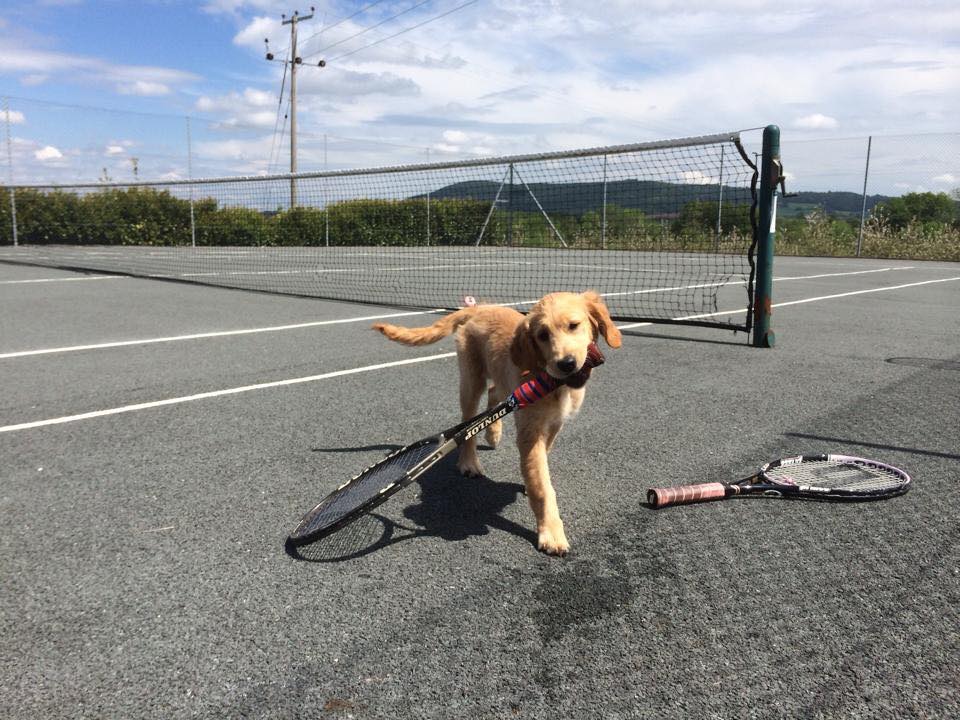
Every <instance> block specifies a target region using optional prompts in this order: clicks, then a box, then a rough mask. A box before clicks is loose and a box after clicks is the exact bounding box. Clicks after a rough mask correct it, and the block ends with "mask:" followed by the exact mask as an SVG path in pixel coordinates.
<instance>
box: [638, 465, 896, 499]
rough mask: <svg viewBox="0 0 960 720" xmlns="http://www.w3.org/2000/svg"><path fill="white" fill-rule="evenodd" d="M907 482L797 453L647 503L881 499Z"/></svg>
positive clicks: (651, 495)
mask: <svg viewBox="0 0 960 720" xmlns="http://www.w3.org/2000/svg"><path fill="white" fill-rule="evenodd" d="M910 483H911V480H910V476H909V475H907V473H905V472H904V471H903V470H900V469H899V468H895V467H893V466H892V465H887V464H886V463H882V462H879V461H877V460H867V459H866V458H860V457H851V456H849V455H800V456H797V457H791V458H783V459H782V460H775V461H774V462H771V463H767V464H766V465H764V466H763V467H762V468H760V470H759V471H758V472H756V473H755V474H753V475H751V476H750V477H746V478H744V479H743V480H738V481H737V482H733V483H723V482H713V483H700V484H699V485H681V486H678V487H668V488H651V489H650V490H648V491H647V502H648V503H649V504H650V505H651V507H654V508H662V507H666V506H667V505H685V504H690V503H698V502H704V501H706V500H724V499H726V498H730V497H736V496H738V495H765V496H768V497H795V498H816V499H818V500H882V499H884V498H889V497H893V496H895V495H902V494H903V493H905V492H907V490H909V489H910Z"/></svg>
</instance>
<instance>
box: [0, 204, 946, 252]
mask: <svg viewBox="0 0 960 720" xmlns="http://www.w3.org/2000/svg"><path fill="white" fill-rule="evenodd" d="M944 198H946V196H944ZM944 198H941V197H940V196H929V197H928V196H927V195H917V196H912V195H907V196H904V198H903V199H902V200H898V202H893V201H891V202H890V203H888V204H887V206H878V209H877V211H876V212H875V213H874V215H873V216H872V217H871V218H870V220H869V222H868V223H867V225H866V227H865V229H864V237H863V254H864V255H865V256H867V257H891V258H917V259H921V258H923V259H937V260H953V261H960V221H958V218H957V216H956V215H951V214H950V211H951V210H952V209H953V210H955V207H956V204H955V203H952V202H951V201H950V200H949V198H947V200H944ZM16 201H17V231H18V237H19V240H20V242H22V243H23V244H79V245H189V244H190V243H191V233H190V202H189V201H188V200H185V199H183V198H178V197H176V196H174V195H172V194H171V193H170V192H168V191H165V190H155V189H152V188H128V189H113V188H111V189H106V190H97V191H94V192H89V193H84V194H77V193H69V192H64V191H62V190H52V191H47V192H42V191H39V190H34V189H20V190H17V194H16ZM931 208H932V210H931ZM193 212H194V224H195V231H196V242H197V244H198V245H205V246H211V245H212V246H251V245H281V246H304V245H315V246H322V245H326V244H328V242H329V244H330V245H334V246H337V245H341V246H356V245H372V246H377V245H379V246H417V245H425V244H430V245H473V244H476V243H477V241H478V239H480V232H481V229H482V228H483V238H482V244H483V245H485V246H496V245H512V246H516V247H559V246H560V245H561V240H560V238H561V237H562V240H563V243H564V244H565V245H566V246H567V247H571V248H600V247H605V248H608V249H614V250H617V249H619V250H669V251H678V252H717V251H720V252H731V253H742V252H743V251H744V247H745V246H746V245H748V244H749V238H750V233H751V231H750V221H749V214H748V209H747V208H746V207H745V206H743V205H730V204H726V203H725V204H724V206H723V208H722V213H721V227H722V235H721V237H720V238H719V239H718V238H717V237H716V224H717V205H716V203H713V202H703V201H694V202H690V203H687V204H685V205H684V206H683V207H682V208H681V209H680V211H679V212H678V213H676V214H675V215H671V216H669V217H651V216H648V215H646V214H644V213H643V212H641V211H639V210H635V209H629V208H622V207H618V206H616V205H608V206H607V211H606V218H605V219H606V227H605V231H604V228H603V223H604V217H603V214H602V213H601V212H599V211H597V210H591V211H588V212H584V213H582V214H581V215H573V214H557V213H554V214H553V215H551V217H550V220H551V221H552V223H553V227H551V226H550V225H549V224H548V223H547V222H546V220H545V219H544V217H543V215H542V214H541V213H539V212H520V211H516V212H513V213H509V212H508V211H506V210H505V209H504V208H503V207H500V208H499V209H498V210H497V212H495V213H493V214H492V215H490V203H489V202H488V201H484V200H469V199H453V198H443V199H438V198H433V199H431V200H430V202H429V210H428V203H427V202H426V199H425V198H422V197H421V198H412V199H406V200H350V201H346V202H340V203H335V204H332V205H330V206H329V207H328V208H327V209H326V210H323V209H318V208H309V207H304V208H296V209H294V210H278V211H276V212H261V211H258V210H252V209H249V208H242V207H231V206H222V205H220V204H219V203H218V202H217V201H216V200H214V199H211V198H203V199H198V200H195V201H194V204H193ZM931 213H934V214H931ZM428 214H429V221H430V224H429V236H428V235H427V217H428ZM488 215H490V216H489V218H488ZM918 216H919V217H918ZM485 222H486V223H487V224H486V227H485V228H484V223H485ZM777 231H778V232H777V250H776V251H777V253H778V254H787V255H825V256H831V255H832V256H850V255H853V254H854V253H855V251H856V243H857V235H858V231H859V227H858V223H857V222H856V221H852V220H844V219H837V218H833V217H830V216H828V215H826V214H825V213H824V212H822V211H814V212H812V213H809V214H808V215H807V216H806V217H800V218H781V219H780V221H779V222H778V227H777ZM557 233H559V235H560V237H558V236H557ZM11 242H12V224H11V220H10V197H9V194H8V191H7V189H5V188H0V243H3V244H9V243H11Z"/></svg>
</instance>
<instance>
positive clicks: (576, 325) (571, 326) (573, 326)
mask: <svg viewBox="0 0 960 720" xmlns="http://www.w3.org/2000/svg"><path fill="white" fill-rule="evenodd" d="M578 327H580V323H579V322H572V323H570V329H571V330H576V329H577V328H578Z"/></svg>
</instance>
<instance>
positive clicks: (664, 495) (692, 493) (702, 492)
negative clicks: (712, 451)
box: [647, 483, 727, 508]
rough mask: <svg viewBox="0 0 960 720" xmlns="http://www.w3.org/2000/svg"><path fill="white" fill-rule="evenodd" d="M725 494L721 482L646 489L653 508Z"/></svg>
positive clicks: (725, 491) (720, 497)
mask: <svg viewBox="0 0 960 720" xmlns="http://www.w3.org/2000/svg"><path fill="white" fill-rule="evenodd" d="M726 496H727V488H726V486H724V484H723V483H701V484H700V485H682V486H680V487H669V488H652V489H650V490H647V502H648V503H650V505H652V506H653V507H655V508H662V507H666V506H667V505H684V504H686V503H697V502H704V501H706V500H722V499H723V498H725V497H726Z"/></svg>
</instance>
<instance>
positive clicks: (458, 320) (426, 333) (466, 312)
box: [372, 307, 476, 345]
mask: <svg viewBox="0 0 960 720" xmlns="http://www.w3.org/2000/svg"><path fill="white" fill-rule="evenodd" d="M475 310H476V308H473V307H467V308H464V309H463V310H457V311H456V312H454V313H450V314H449V315H444V316H443V317H442V318H440V319H439V320H437V321H436V322H435V323H434V324H433V325H428V326H427V327H420V328H407V327H400V326H399V325H387V324H386V323H374V325H373V326H372V327H373V329H374V330H379V331H380V332H382V333H383V334H384V335H386V336H387V337H388V338H390V339H391V340H393V341H395V342H398V343H403V344H404V345H429V344H430V343H435V342H437V340H440V339H442V338H445V337H447V335H450V334H451V333H453V332H455V331H456V329H457V328H458V327H460V326H461V325H463V324H464V323H465V322H467V320H469V319H470V318H471V317H473V315H474V312H475Z"/></svg>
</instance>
